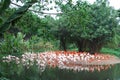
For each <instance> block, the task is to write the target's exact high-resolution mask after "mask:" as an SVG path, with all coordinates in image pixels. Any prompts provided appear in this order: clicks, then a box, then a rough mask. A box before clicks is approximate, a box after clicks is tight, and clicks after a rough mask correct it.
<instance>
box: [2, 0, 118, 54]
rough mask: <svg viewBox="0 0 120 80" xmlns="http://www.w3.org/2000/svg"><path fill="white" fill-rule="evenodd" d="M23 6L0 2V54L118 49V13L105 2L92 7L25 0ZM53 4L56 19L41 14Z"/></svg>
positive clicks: (10, 2)
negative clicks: (48, 5)
mask: <svg viewBox="0 0 120 80" xmlns="http://www.w3.org/2000/svg"><path fill="white" fill-rule="evenodd" d="M17 1H19V0H17ZM64 2H65V4H63V3H64ZM22 3H23V4H24V5H23V6H20V5H17V8H14V7H12V8H11V7H10V5H11V4H14V5H15V3H14V2H13V1H11V0H8V1H5V0H1V3H0V4H1V6H0V35H1V36H0V53H1V54H19V53H20V54H22V53H24V52H30V51H32V52H41V51H46V50H64V51H66V50H77V51H87V52H90V53H94V52H100V51H101V49H102V48H103V47H106V48H113V49H116V48H118V47H119V46H120V45H119V44H120V33H119V32H120V25H119V14H120V13H119V10H115V9H114V8H113V7H111V6H109V2H108V1H107V0H97V1H96V2H94V3H93V4H90V3H88V2H87V1H81V0H78V1H76V3H73V2H72V0H69V1H37V0H30V1H29V0H25V1H22ZM52 3H55V5H54V6H52V7H54V8H56V10H58V13H56V14H55V16H56V18H53V17H51V14H50V13H44V11H45V10H48V11H49V10H52V9H53V8H52V7H47V5H46V4H52ZM30 8H31V9H30ZM59 12H60V13H59ZM53 15H54V13H53ZM41 16H42V17H41Z"/></svg>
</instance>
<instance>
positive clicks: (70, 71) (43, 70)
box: [0, 52, 120, 80]
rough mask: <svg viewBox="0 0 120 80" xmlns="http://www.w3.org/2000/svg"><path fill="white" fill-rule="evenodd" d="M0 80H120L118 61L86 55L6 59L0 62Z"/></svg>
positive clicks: (36, 55)
mask: <svg viewBox="0 0 120 80" xmlns="http://www.w3.org/2000/svg"><path fill="white" fill-rule="evenodd" d="M81 55H82V56H81ZM83 57H84V58H83ZM88 57H89V58H88ZM86 58H88V59H86ZM91 60H92V61H91ZM1 77H2V78H1ZM3 78H7V79H3ZM0 80H120V59H119V58H117V57H115V56H110V55H103V54H99V55H98V54H97V55H89V54H85V53H84V54H82V53H80V54H78V53H77V54H63V53H62V54H56V53H53V52H51V53H41V54H28V53H27V54H24V55H22V57H20V58H18V57H16V56H11V55H9V56H6V57H4V58H3V59H2V61H0Z"/></svg>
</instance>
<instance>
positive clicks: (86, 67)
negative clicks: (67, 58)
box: [59, 65, 114, 72]
mask: <svg viewBox="0 0 120 80" xmlns="http://www.w3.org/2000/svg"><path fill="white" fill-rule="evenodd" d="M113 66H114V65H71V66H70V65H64V66H63V67H59V68H60V69H69V70H73V71H78V72H79V71H88V72H93V71H99V72H100V71H102V70H107V69H109V68H111V67H113Z"/></svg>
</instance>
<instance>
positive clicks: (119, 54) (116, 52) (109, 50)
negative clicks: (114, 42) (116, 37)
mask: <svg viewBox="0 0 120 80" xmlns="http://www.w3.org/2000/svg"><path fill="white" fill-rule="evenodd" d="M101 52H102V53H104V54H111V55H116V56H117V57H120V48H116V49H113V48H106V47H104V48H102V49H101Z"/></svg>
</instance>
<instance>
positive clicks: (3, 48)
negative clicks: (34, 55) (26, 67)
mask: <svg viewBox="0 0 120 80" xmlns="http://www.w3.org/2000/svg"><path fill="white" fill-rule="evenodd" d="M23 38H24V35H23V34H22V33H18V34H17V36H14V35H12V34H9V33H6V34H4V41H2V42H1V43H0V53H1V54H12V55H16V56H17V55H21V54H23V53H24V52H25V51H27V49H28V46H27V44H28V42H25V41H24V40H23Z"/></svg>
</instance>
